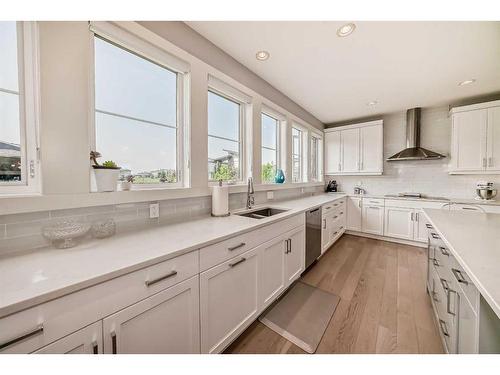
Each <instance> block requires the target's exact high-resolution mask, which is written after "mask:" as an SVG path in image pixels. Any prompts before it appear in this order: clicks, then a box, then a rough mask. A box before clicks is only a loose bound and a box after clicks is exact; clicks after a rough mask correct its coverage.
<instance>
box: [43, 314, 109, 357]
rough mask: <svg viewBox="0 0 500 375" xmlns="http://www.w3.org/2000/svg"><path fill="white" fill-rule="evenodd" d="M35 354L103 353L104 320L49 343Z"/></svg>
mask: <svg viewBox="0 0 500 375" xmlns="http://www.w3.org/2000/svg"><path fill="white" fill-rule="evenodd" d="M34 353H35V354H102V353H103V346H102V321H98V322H96V323H94V324H91V325H89V326H87V327H85V328H82V329H81V330H79V331H76V332H74V333H72V334H70V335H68V336H66V337H63V338H62V339H59V340H57V341H56V342H53V343H52V344H49V345H47V346H45V347H43V348H41V349H39V350H37V351H36V352H34Z"/></svg>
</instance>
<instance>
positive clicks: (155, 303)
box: [103, 276, 200, 354]
mask: <svg viewBox="0 0 500 375" xmlns="http://www.w3.org/2000/svg"><path fill="white" fill-rule="evenodd" d="M103 327H104V328H103V329H104V352H105V353H113V354H169V353H175V354H177V353H199V352H200V329H199V279H198V276H194V277H192V278H190V279H188V280H185V281H183V282H181V283H179V284H176V285H174V286H172V287H170V288H168V289H165V290H163V291H161V292H158V293H157V294H154V295H152V296H151V297H149V298H146V299H144V300H142V301H140V302H138V303H136V304H134V305H132V306H130V307H127V308H125V309H123V310H121V311H119V312H117V313H116V314H113V315H111V316H109V317H107V318H105V319H104V320H103Z"/></svg>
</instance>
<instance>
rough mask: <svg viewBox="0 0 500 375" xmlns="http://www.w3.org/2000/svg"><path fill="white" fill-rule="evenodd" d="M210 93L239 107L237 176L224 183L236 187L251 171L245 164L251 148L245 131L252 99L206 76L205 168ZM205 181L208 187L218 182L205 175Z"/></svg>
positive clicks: (210, 76)
mask: <svg viewBox="0 0 500 375" xmlns="http://www.w3.org/2000/svg"><path fill="white" fill-rule="evenodd" d="M209 92H212V93H213V94H215V95H218V96H220V97H222V98H224V99H227V100H229V101H231V102H234V103H236V104H238V105H239V106H240V113H239V158H240V160H239V168H240V171H239V176H238V179H236V180H229V181H224V182H225V183H227V184H229V185H238V184H243V183H244V181H245V180H246V176H247V173H248V171H249V170H251V169H252V165H250V166H248V165H247V162H248V160H249V156H248V155H247V152H248V149H249V148H250V147H251V146H250V145H249V144H248V143H249V136H248V134H247V131H248V129H249V124H251V121H249V119H248V116H249V115H250V114H251V103H252V98H251V97H250V96H249V95H247V94H245V93H243V92H241V91H240V90H238V89H237V88H235V87H233V86H231V85H229V84H227V83H225V82H224V81H222V80H220V79H219V78H217V77H215V76H213V75H210V74H209V76H208V82H207V114H206V115H207V117H206V118H207V168H208V140H209V137H216V136H211V135H209V134H208V93H209ZM207 181H208V185H209V186H214V185H217V184H218V181H216V180H211V179H210V177H209V176H208V173H207Z"/></svg>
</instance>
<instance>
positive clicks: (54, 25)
mask: <svg viewBox="0 0 500 375" xmlns="http://www.w3.org/2000/svg"><path fill="white" fill-rule="evenodd" d="M120 24H121V25H122V26H124V27H125V26H126V27H128V28H130V30H132V31H133V32H134V33H137V34H138V35H140V36H142V37H143V38H147V39H148V40H151V41H152V43H154V44H156V45H158V46H160V47H161V48H163V49H165V50H167V51H168V52H170V53H172V54H174V55H175V56H177V57H179V58H180V59H182V60H184V61H186V62H188V63H189V64H190V66H191V95H190V100H191V103H190V105H191V111H190V115H191V132H190V137H191V139H190V143H191V147H192V154H191V188H189V189H176V190H169V189H157V190H149V191H132V192H115V193H90V172H91V171H90V163H89V159H88V154H89V150H90V141H89V140H90V136H91V134H89V133H90V132H89V129H90V126H89V124H90V121H91V120H92V118H93V110H92V108H91V102H92V101H91V98H92V96H91V92H92V91H91V90H92V89H93V82H92V80H91V79H90V77H91V74H92V63H93V62H92V45H91V42H90V40H91V39H90V33H89V30H88V25H87V22H40V23H39V37H40V76H41V129H40V130H41V131H40V139H41V161H42V192H43V194H42V195H41V196H36V197H22V198H20V197H18V198H2V199H0V215H1V214H9V213H17V212H28V211H38V210H47V209H59V208H74V207H82V206H96V205H102V204H117V203H128V202H141V201H154V200H162V199H175V198H185V197H192V196H203V195H208V194H210V190H209V185H208V181H207V175H208V166H207V154H208V150H207V148H208V147H207V88H208V86H207V78H208V75H209V74H211V75H214V76H216V77H218V78H220V79H221V80H223V81H224V82H226V83H228V84H230V85H232V86H234V87H236V88H237V89H239V90H241V91H243V92H245V93H246V94H247V95H249V96H251V97H252V101H253V110H254V113H253V120H254V121H253V126H254V128H253V130H252V135H253V142H252V150H251V151H252V152H251V160H252V162H253V167H254V170H253V176H254V178H255V180H256V182H257V183H259V182H260V162H261V151H260V108H261V104H262V103H265V104H266V105H268V106H270V107H272V108H275V109H276V110H277V111H279V112H281V113H283V115H285V116H286V118H287V123H288V124H287V125H288V126H291V122H292V121H297V122H299V123H301V124H308V125H313V126H315V127H319V128H321V129H322V124H321V123H319V124H318V123H317V122H315V123H313V124H311V123H310V122H309V121H308V120H311V119H314V118H313V117H312V116H311V115H305V114H306V113H305V111H304V112H301V111H300V110H298V108H300V107H298V106H297V105H296V104H294V103H293V102H291V101H290V100H289V99H288V98H286V97H285V96H284V95H282V94H281V95H282V97H281V99H280V100H279V101H281V102H283V103H285V104H286V105H287V106H289V107H291V109H292V110H293V111H294V112H296V113H299V114H300V115H302V117H300V116H297V115H296V114H294V113H292V112H291V111H288V110H287V109H286V108H283V107H281V106H279V105H276V104H275V103H274V102H272V101H271V100H269V99H268V98H267V97H265V96H263V95H261V94H260V93H257V92H256V91H254V90H253V89H252V88H250V87H247V86H245V85H243V84H242V83H241V82H239V81H237V80H236V79H234V78H232V77H229V76H228V75H226V74H225V73H224V72H221V71H220V70H218V69H216V68H215V67H213V66H211V65H209V64H207V63H206V62H204V61H202V60H200V59H199V58H197V57H195V56H193V55H191V54H190V53H188V52H186V51H185V50H183V49H182V48H179V46H176V45H174V44H173V43H171V42H169V41H167V40H166V39H165V38H163V37H161V36H159V35H158V34H156V33H153V32H152V31H150V30H148V29H146V28H144V27H143V26H141V25H139V24H137V23H133V22H123V23H120ZM161 24H162V23H159V24H158V25H159V26H161ZM189 30H191V29H189ZM205 47H206V46H205ZM190 48H192V46H191V47H190ZM213 48H216V47H215V46H214V47H213ZM208 51H210V50H208ZM204 53H207V50H205V52H204ZM214 53H216V54H220V51H214ZM231 69H232V70H231V71H232V72H233V75H236V76H239V75H238V74H234V72H235V71H238V69H236V68H235V65H234V64H233V65H232V68H231ZM239 69H240V71H242V72H243V71H244V69H243V68H242V67H239ZM247 73H248V72H247ZM247 73H245V74H244V75H243V76H244V77H245V80H248V79H249V78H251V76H250V75H248V74H247ZM252 74H253V73H252ZM243 76H242V77H243ZM255 77H256V76H255ZM255 79H256V80H258V77H257V78H255ZM264 82H265V81H264ZM266 84H267V83H266ZM267 85H268V84H267ZM256 86H258V87H259V88H261V89H262V88H263V87H264V89H263V91H265V93H269V94H270V95H271V96H273V98H276V97H279V96H280V93H279V92H278V91H277V90H276V89H274V88H272V87H271V86H266V85H264V84H263V83H262V82H257V83H256ZM287 100H288V101H289V102H288V101H287ZM311 129H314V128H313V127H311ZM289 165H290V163H289V162H288V161H286V166H288V168H290V167H289ZM287 175H288V174H287ZM287 186H289V187H291V185H287ZM297 186H300V185H295V184H294V187H297ZM284 187H286V186H278V187H269V186H257V189H256V190H271V189H273V188H284ZM244 190H245V187H244V186H235V187H231V192H240V191H244Z"/></svg>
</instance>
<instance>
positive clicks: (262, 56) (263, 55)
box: [255, 51, 269, 61]
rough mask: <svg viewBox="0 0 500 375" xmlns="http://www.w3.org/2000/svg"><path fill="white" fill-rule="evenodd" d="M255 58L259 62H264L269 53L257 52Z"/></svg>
mask: <svg viewBox="0 0 500 375" xmlns="http://www.w3.org/2000/svg"><path fill="white" fill-rule="evenodd" d="M255 58H256V59H257V60H260V61H265V60H267V59H268V58H269V52H267V51H259V52H257V53H256V54H255Z"/></svg>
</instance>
